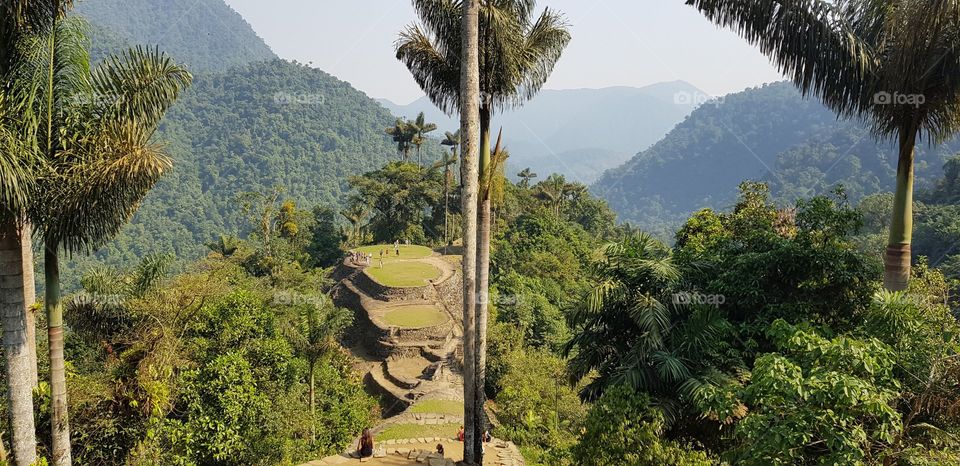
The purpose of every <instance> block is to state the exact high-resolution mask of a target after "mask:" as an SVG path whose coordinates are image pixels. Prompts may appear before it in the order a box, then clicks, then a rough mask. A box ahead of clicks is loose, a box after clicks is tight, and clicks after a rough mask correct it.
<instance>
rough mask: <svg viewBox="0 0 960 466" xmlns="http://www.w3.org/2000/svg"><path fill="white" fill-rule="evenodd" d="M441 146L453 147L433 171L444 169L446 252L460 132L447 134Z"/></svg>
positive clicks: (444, 234)
mask: <svg viewBox="0 0 960 466" xmlns="http://www.w3.org/2000/svg"><path fill="white" fill-rule="evenodd" d="M441 144H443V145H445V146H452V149H451V150H450V153H449V154H448V153H444V154H443V156H441V157H440V161H438V162H437V163H436V164H434V166H433V167H432V169H440V168H442V169H443V247H444V250H446V247H447V245H448V244H450V224H449V219H450V188H451V185H452V184H453V168H452V167H453V166H455V165H456V164H457V162H458V161H459V160H458V159H457V145H459V144H460V131H457V132H456V133H455V134H451V133H450V132H447V134H446V137H445V139H444V140H443V142H441Z"/></svg>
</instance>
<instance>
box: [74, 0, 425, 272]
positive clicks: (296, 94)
mask: <svg viewBox="0 0 960 466" xmlns="http://www.w3.org/2000/svg"><path fill="white" fill-rule="evenodd" d="M81 5H82V6H83V7H82V8H80V9H79V11H78V13H79V14H82V15H92V16H91V17H88V18H87V20H88V22H89V23H91V24H92V25H94V26H93V28H92V29H93V32H94V33H93V37H92V40H93V49H94V51H95V52H96V51H100V52H106V51H110V50H116V49H118V48H125V47H128V46H130V45H133V44H136V43H137V42H136V41H135V40H134V39H131V38H130V36H131V35H136V36H137V37H139V38H141V39H149V38H150V37H160V36H161V35H162V34H160V33H159V31H162V30H163V28H164V27H167V25H172V24H173V22H175V21H174V20H172V19H170V18H174V19H175V18H183V20H184V21H186V22H187V24H193V25H194V26H198V25H199V24H200V23H208V24H209V27H199V26H198V27H196V28H188V27H174V29H173V31H176V33H175V34H173V35H172V36H170V37H168V38H162V37H161V40H160V43H161V49H162V50H167V49H166V47H168V46H169V47H170V49H171V50H174V51H176V50H179V54H178V53H177V52H171V54H173V55H175V58H176V59H178V60H184V61H186V62H188V63H191V64H192V71H194V83H193V85H192V87H191V88H190V89H189V90H188V91H187V92H186V93H185V94H184V95H183V96H182V97H181V99H180V100H179V101H178V102H177V103H176V104H175V105H174V106H173V108H172V109H171V110H170V111H169V112H168V114H167V116H166V118H165V119H164V121H163V124H162V125H161V128H160V130H159V131H158V133H157V134H156V136H155V141H156V142H158V143H161V144H164V145H165V146H166V150H167V152H168V153H169V154H170V155H171V156H172V158H173V160H174V168H173V170H172V171H171V172H170V173H168V174H167V175H166V176H164V177H163V178H162V179H161V181H160V182H159V183H158V185H157V186H156V187H155V189H154V190H153V191H152V192H151V193H150V194H149V195H148V196H147V197H146V199H145V200H144V202H143V203H142V205H141V207H140V209H139V210H138V212H137V213H136V215H135V216H134V217H133V219H132V221H131V222H130V223H129V224H128V225H127V226H126V227H125V228H124V230H123V231H122V232H121V233H120V235H119V236H118V237H117V238H116V239H115V240H114V241H112V242H110V243H108V244H106V245H105V246H104V247H103V248H101V249H100V250H99V251H98V253H97V254H96V255H95V256H94V257H84V256H76V257H75V258H74V260H73V262H72V263H71V264H69V266H70V267H73V268H78V267H79V268H81V269H82V268H84V267H86V266H89V265H92V264H93V263H95V262H97V261H100V262H106V263H110V264H130V263H134V262H135V261H137V260H139V258H140V257H142V256H143V255H144V254H149V253H174V254H176V256H177V257H178V258H180V259H182V260H184V261H190V260H192V259H195V258H197V257H198V256H200V255H201V254H203V253H204V251H205V246H204V244H206V243H207V242H209V241H211V240H214V239H215V238H216V237H217V235H219V234H221V233H234V234H237V233H241V231H240V230H241V229H242V228H243V225H244V215H243V212H242V211H243V209H242V206H241V203H240V202H238V200H237V195H238V194H240V193H242V192H249V191H259V192H264V193H266V192H269V191H270V190H272V189H273V188H274V187H276V186H282V187H284V188H285V189H286V191H285V194H284V196H285V197H289V198H291V199H293V200H295V201H297V203H298V204H299V205H300V206H301V207H303V208H309V207H311V206H313V205H316V204H326V205H329V206H332V207H338V206H342V205H343V204H344V203H345V202H346V199H347V196H348V194H347V193H348V191H349V189H350V188H349V186H348V184H347V179H348V177H350V176H352V175H359V174H362V173H365V172H367V171H372V170H374V169H376V168H379V167H380V166H382V165H383V164H384V163H386V162H387V161H388V160H392V159H393V158H395V157H396V147H395V145H394V143H393V142H392V141H391V140H390V138H389V137H388V136H387V135H386V134H385V133H384V129H385V128H386V127H388V126H389V125H390V124H391V123H393V121H394V117H393V115H391V114H390V112H388V111H387V110H386V109H384V108H383V107H382V106H380V105H379V104H378V103H377V102H376V101H374V100H372V99H370V98H369V97H367V96H366V95H365V94H363V93H362V92H360V91H358V90H356V89H354V88H353V87H352V86H351V85H350V84H349V83H346V82H344V81H341V80H339V79H337V78H335V77H333V76H331V75H329V74H327V73H325V72H323V71H320V70H317V69H314V68H310V67H307V66H304V65H301V64H298V63H294V62H289V61H285V60H280V59H277V58H270V57H271V56H272V53H269V49H268V48H266V46H265V45H263V42H262V41H261V40H260V39H259V38H257V37H256V35H255V34H254V33H253V31H252V30H250V29H249V26H248V25H247V24H246V23H245V22H243V20H242V18H240V17H239V16H238V15H237V14H236V13H235V12H234V11H233V10H230V9H229V8H228V7H227V6H226V4H224V3H223V2H222V1H219V0H217V1H212V0H200V1H199V2H198V1H189V2H187V1H179V0H170V1H164V2H162V6H163V8H162V11H161V8H159V7H158V6H155V5H154V4H151V3H149V2H141V1H139V0H137V1H132V2H127V1H124V2H123V3H122V4H121V3H120V2H114V1H108V0H92V1H89V2H85V3H83V4H81ZM157 5H160V3H157ZM108 26H109V27H108ZM141 27H142V28H143V29H138V28H141ZM112 28H116V29H112ZM115 31H120V32H115ZM131 41H133V42H131ZM208 41H213V42H218V43H217V45H216V50H219V52H216V53H221V54H222V55H221V56H220V57H219V58H218V59H217V60H216V61H215V62H213V63H206V62H204V60H206V59H207V53H208V51H206V50H204V49H205V48H206V47H207V46H208V45H209V44H207V42H208ZM191 43H197V44H203V45H198V46H196V47H187V46H188V44H191ZM180 47H186V48H180ZM211 47H212V45H211ZM210 53H214V52H210ZM264 59H266V60H264ZM231 63H232V64H234V66H232V67H230V68H228V69H223V68H225V67H227V66H229V65H230V64H231ZM197 64H199V65H201V66H199V68H200V69H199V71H198V70H197V69H196V67H195V65H197ZM441 150H442V149H441V148H440V146H439V145H437V147H436V148H432V147H425V148H424V160H425V161H430V160H435V159H437V158H438V156H439V153H440V151H441ZM73 275H75V274H73Z"/></svg>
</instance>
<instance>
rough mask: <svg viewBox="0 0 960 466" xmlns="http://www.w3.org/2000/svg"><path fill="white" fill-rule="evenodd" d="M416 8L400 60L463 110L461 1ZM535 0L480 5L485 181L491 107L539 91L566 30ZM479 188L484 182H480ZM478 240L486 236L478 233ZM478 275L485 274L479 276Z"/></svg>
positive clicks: (482, 341) (449, 108)
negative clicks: (415, 21)
mask: <svg viewBox="0 0 960 466" xmlns="http://www.w3.org/2000/svg"><path fill="white" fill-rule="evenodd" d="M413 4H414V9H415V10H416V11H417V14H418V15H419V16H420V19H421V21H422V24H419V25H418V24H414V25H411V26H409V27H407V29H405V30H404V31H402V32H401V33H400V38H399V40H398V41H397V58H398V59H399V60H400V61H402V62H403V63H404V64H405V65H406V66H407V68H408V69H409V70H410V72H411V74H412V75H413V77H414V80H416V81H417V83H418V84H419V85H420V87H421V88H422V89H423V90H424V92H426V94H427V96H428V97H429V98H430V100H431V101H432V102H433V103H434V104H435V105H437V107H439V108H440V109H441V110H442V111H444V112H446V113H448V114H449V113H452V112H454V111H456V110H461V111H462V110H464V108H463V105H461V100H460V93H459V91H458V89H457V82H458V81H457V79H456V77H457V76H458V74H459V72H460V71H461V61H462V59H461V56H460V54H459V53H458V50H459V49H458V48H457V47H456V46H455V44H456V43H457V42H458V41H459V40H460V35H461V31H460V30H459V29H458V28H457V24H458V22H457V18H459V15H460V7H461V6H462V4H461V2H458V1H455V0H414V1H413ZM535 7H536V2H535V1H534V0H506V1H498V2H494V1H491V0H487V1H483V2H481V7H480V8H481V13H480V18H479V19H478V21H479V23H480V26H479V27H480V45H479V47H480V52H479V54H480V57H479V60H480V91H481V95H482V98H481V101H480V109H479V111H480V144H481V147H480V167H479V171H480V176H481V177H490V176H492V174H493V171H492V170H491V165H492V159H491V152H490V149H491V148H490V129H491V124H490V121H491V117H492V115H493V112H494V111H495V110H503V109H505V108H511V107H515V106H518V105H521V104H522V103H523V102H525V101H526V100H529V99H531V98H533V96H535V95H536V94H537V92H539V90H540V89H541V88H542V87H543V84H544V83H545V82H546V80H547V78H548V77H549V76H550V74H551V73H552V71H553V67H554V65H555V64H556V62H557V60H559V58H560V55H561V53H562V52H563V49H564V48H566V45H567V44H568V43H569V42H570V33H569V32H568V30H567V25H566V23H565V22H564V19H563V17H562V15H560V14H558V13H556V12H554V11H553V10H551V9H549V8H547V9H545V10H544V11H543V13H542V14H541V15H540V16H539V17H535V16H534V8H535ZM481 184H483V183H481ZM480 202H481V204H480V207H479V212H480V213H479V220H478V224H479V228H480V229H481V230H482V229H486V230H489V228H490V218H491V210H490V199H489V198H484V199H481V200H480ZM479 234H480V235H482V234H483V233H482V232H480V233H479ZM489 257H490V245H489V244H488V243H485V242H483V241H482V240H481V244H480V247H479V255H478V257H477V267H478V268H479V269H486V270H489V267H490V260H489ZM477 275H478V276H480V277H482V276H485V275H487V274H486V273H484V272H482V271H478V272H477ZM488 288H489V284H488V283H484V282H482V281H481V282H480V283H479V284H478V289H479V294H478V296H479V303H478V322H477V327H478V328H477V347H478V351H477V358H478V362H477V365H478V377H477V381H476V383H477V385H478V386H479V387H482V386H483V368H484V366H485V353H486V348H485V347H486V319H487V310H488V306H487V299H486V296H487V290H488Z"/></svg>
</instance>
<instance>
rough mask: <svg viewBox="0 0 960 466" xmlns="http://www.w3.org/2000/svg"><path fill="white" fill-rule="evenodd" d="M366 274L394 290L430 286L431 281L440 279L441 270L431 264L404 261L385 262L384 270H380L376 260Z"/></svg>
mask: <svg viewBox="0 0 960 466" xmlns="http://www.w3.org/2000/svg"><path fill="white" fill-rule="evenodd" d="M401 254H403V253H402V252H401ZM401 257H402V256H401ZM364 272H365V273H366V274H367V275H369V276H370V278H373V279H374V280H376V281H377V283H380V284H381V285H384V286H389V287H392V288H411V287H417V286H424V285H428V284H429V283H430V282H429V281H430V280H435V279H437V278H439V277H440V270H439V269H437V268H436V267H434V266H432V265H430V264H425V263H423V262H408V261H402V260H401V261H391V262H387V261H386V260H384V261H383V268H380V264H379V261H378V260H377V259H374V260H373V265H372V266H370V267H367V268H366V270H365V271H364Z"/></svg>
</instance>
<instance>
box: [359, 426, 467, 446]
mask: <svg viewBox="0 0 960 466" xmlns="http://www.w3.org/2000/svg"><path fill="white" fill-rule="evenodd" d="M459 429H460V425H459V424H426V425H420V424H394V425H392V426H390V427H387V429H386V430H384V431H383V432H381V433H380V434H378V435H377V438H376V440H377V441H378V442H382V441H384V440H393V439H408V438H420V437H440V438H449V439H452V438H456V437H457V431H458V430H459ZM427 448H430V447H429V446H428V447H427Z"/></svg>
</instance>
